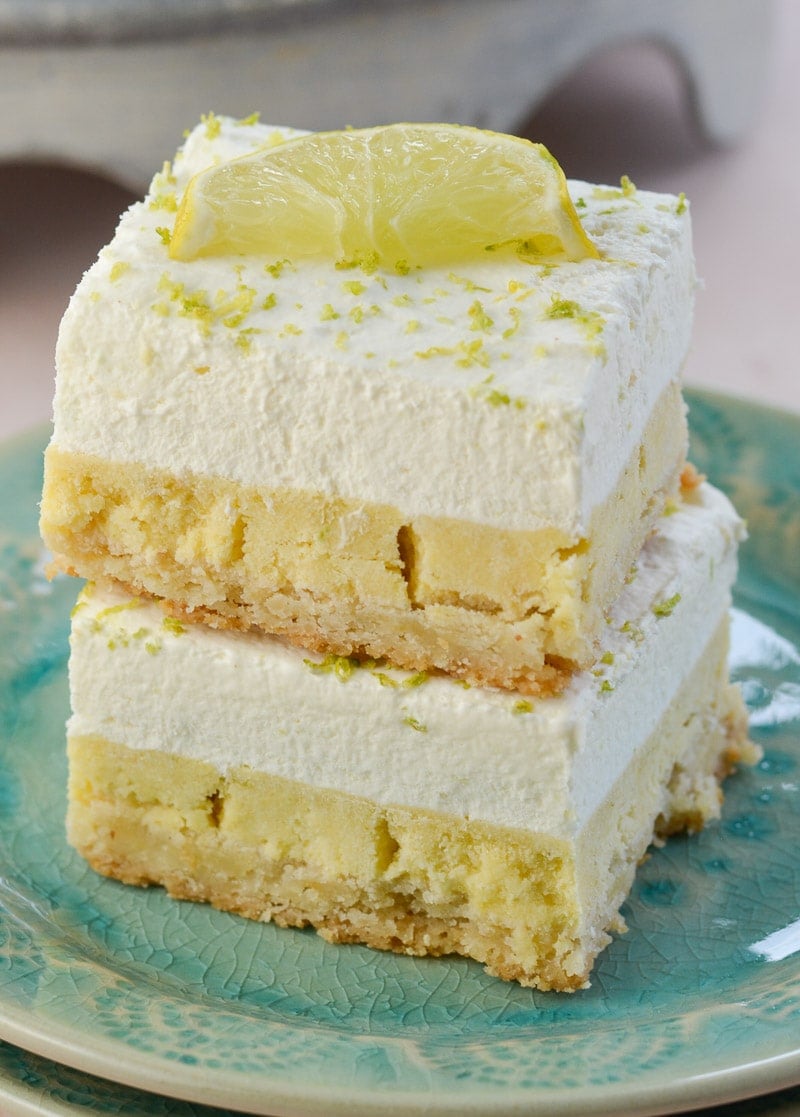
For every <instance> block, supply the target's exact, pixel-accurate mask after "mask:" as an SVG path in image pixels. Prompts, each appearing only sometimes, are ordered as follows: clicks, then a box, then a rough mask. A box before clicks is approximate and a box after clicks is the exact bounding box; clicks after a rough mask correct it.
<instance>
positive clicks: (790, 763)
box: [0, 393, 800, 1117]
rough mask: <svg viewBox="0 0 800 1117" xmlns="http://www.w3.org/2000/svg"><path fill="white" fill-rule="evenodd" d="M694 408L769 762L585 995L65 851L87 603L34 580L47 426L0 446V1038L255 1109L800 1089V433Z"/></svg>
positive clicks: (656, 869) (646, 895)
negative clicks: (332, 938)
mask: <svg viewBox="0 0 800 1117" xmlns="http://www.w3.org/2000/svg"><path fill="white" fill-rule="evenodd" d="M690 403H691V419H692V426H693V439H694V445H693V456H694V459H695V461H696V462H697V464H698V465H699V466H700V468H701V469H703V470H704V471H706V472H708V473H709V475H710V476H711V477H712V479H714V480H715V481H717V482H718V483H719V484H721V486H722V487H723V488H725V489H727V490H728V491H729V492H730V493H731V494H732V496H733V497H734V499H735V501H736V502H737V504H738V506H739V507H740V509H741V510H742V511H743V512H744V514H745V515H746V516H747V519H748V522H749V526H750V532H751V538H750V541H749V542H748V544H747V545H746V546H745V548H744V550H743V554H742V571H741V578H740V582H739V588H738V593H737V599H736V614H735V623H734V644H733V658H732V669H733V672H734V675H735V676H736V677H737V678H738V679H739V680H740V681H741V682H742V685H743V687H744V691H745V695H746V697H747V700H748V703H749V706H750V709H751V716H752V726H753V735H754V737H755V739H756V740H758V741H759V743H760V744H761V745H762V746H763V748H764V750H765V752H764V759H763V761H762V762H761V764H760V765H759V766H758V767H757V768H756V769H754V770H751V771H743V772H741V773H740V774H739V775H738V776H737V777H736V778H735V779H733V780H732V781H731V782H730V784H729V787H728V795H727V799H726V804H725V812H724V817H723V819H722V821H721V823H720V824H719V825H714V826H711V827H709V828H708V829H707V830H706V831H705V832H704V833H703V834H701V835H698V836H696V837H693V838H678V839H674V840H672V841H671V842H669V843H668V844H667V846H666V847H665V848H664V849H663V850H660V851H657V852H655V853H654V854H653V856H652V857H651V858H650V859H649V860H648V861H647V862H646V863H645V864H644V865H643V866H642V868H641V871H640V873H639V876H638V878H637V881H636V885H635V887H634V890H633V893H632V895H631V897H630V900H629V903H628V904H627V906H626V918H627V921H628V925H629V931H628V933H627V934H626V935H624V936H621V937H620V938H618V939H616V940H615V941H614V943H613V944H612V945H611V947H610V948H609V949H608V950H607V951H606V952H605V954H604V955H603V956H602V958H601V960H600V962H599V964H598V966H597V969H596V971H595V975H594V979H593V984H592V987H591V989H589V990H586V991H584V992H581V993H577V994H575V995H574V996H558V995H555V994H540V993H535V992H533V991H531V990H526V989H520V988H518V987H517V986H515V985H510V984H506V983H503V982H500V981H497V980H494V979H492V978H489V977H487V976H486V975H485V974H484V973H483V971H482V970H481V968H480V967H479V966H477V965H475V964H473V963H470V962H467V961H464V960H461V959H445V960H432V959H420V960H416V959H411V958H401V957H395V956H393V955H383V954H377V953H373V952H371V951H369V950H367V949H365V948H361V947H334V946H331V945H329V944H326V943H325V942H323V941H322V940H321V939H319V938H318V937H317V936H316V935H314V934H313V933H312V932H302V931H285V930H279V929H277V928H274V927H268V926H260V925H258V924H254V923H248V922H246V921H244V920H240V919H237V918H236V917H233V916H229V915H226V914H224V913H220V912H215V911H212V910H210V909H209V908H206V907H203V906H200V905H192V904H187V903H176V902H173V901H170V900H168V899H167V898H166V897H165V896H164V895H163V893H162V892H160V891H159V890H156V889H153V890H149V891H141V890H138V889H131V888H126V887H124V886H122V885H119V884H117V883H115V882H113V881H108V880H104V879H101V878H100V877H98V876H95V875H94V874H93V873H92V872H91V871H90V870H88V869H87V868H86V867H85V866H84V865H83V863H82V862H81V860H80V859H79V858H78V857H77V856H76V855H75V854H73V853H72V851H71V850H70V849H69V848H68V847H67V845H66V843H65V841H64V834H63V821H62V820H63V815H64V809H65V801H64V800H65V796H64V784H65V778H66V767H65V761H64V749H63V740H64V728H63V723H64V719H65V716H66V713H67V697H66V655H67V630H68V615H69V610H70V606H71V603H72V601H73V599H74V596H75V585H74V584H71V583H70V582H69V581H68V580H67V579H61V580H57V581H56V582H55V583H53V584H50V583H48V582H46V580H45V578H44V575H43V569H42V564H43V556H42V554H41V551H40V547H39V544H38V541H37V536H36V501H37V494H38V490H39V485H40V458H41V450H42V446H43V443H44V438H45V433H44V432H43V431H40V432H38V433H37V434H33V435H31V436H27V437H24V438H22V439H18V440H16V441H14V442H11V443H9V444H7V445H6V446H5V448H4V449H2V450H0V767H1V768H2V771H1V772H0V874H2V877H1V878H0V1035H2V1037H3V1038H4V1039H5V1040H7V1041H8V1042H9V1043H10V1044H14V1045H17V1046H18V1047H21V1048H24V1049H26V1050H27V1051H30V1052H35V1053H37V1055H38V1056H40V1057H43V1058H44V1059H45V1060H51V1061H53V1062H54V1063H56V1064H63V1065H65V1066H69V1067H72V1068H77V1069H78V1070H82V1071H85V1072H88V1073H90V1074H93V1075H98V1076H102V1077H103V1078H105V1079H108V1080H111V1081H113V1082H116V1083H122V1084H125V1085H126V1086H128V1087H133V1088H136V1089H139V1090H150V1091H153V1092H155V1093H158V1094H161V1095H168V1096H171V1097H176V1098H182V1099H185V1100H188V1101H197V1102H203V1103H205V1104H206V1105H217V1106H223V1107H228V1108H229V1109H241V1110H246V1111H249V1112H253V1113H261V1114H264V1113H267V1114H293V1115H302V1114H324V1115H325V1117H332V1115H335V1114H349V1115H358V1114H370V1115H372V1114H381V1115H390V1114H398V1115H399V1114H403V1115H409V1114H417V1113H420V1114H421V1113H426V1114H472V1115H475V1114H490V1113H491V1114H492V1115H502V1114H523V1113H526V1114H527V1113H530V1114H548V1115H553V1114H606V1113H608V1114H611V1113H614V1114H619V1113H623V1112H626V1113H639V1114H645V1113H661V1112H667V1111H670V1110H672V1111H674V1110H678V1109H681V1108H688V1107H690V1106H697V1105H701V1104H706V1105H708V1104H711V1103H719V1102H723V1101H730V1100H733V1099H737V1098H742V1097H745V1096H746V1095H748V1094H754V1093H757V1092H765V1091H767V1090H776V1089H778V1088H781V1087H786V1086H789V1085H792V1084H794V1083H797V1082H800V853H798V851H800V651H799V650H798V649H799V648H800V419H798V418H795V417H791V416H787V415H784V414H781V413H778V412H774V411H769V410H765V409H760V408H757V407H754V406H751V405H747V404H744V403H741V402H736V401H733V400H730V399H727V398H725V397H719V396H712V395H704V394H698V393H694V394H692V395H691V397H690ZM161 1104H162V1105H163V1104H165V1103H164V1102H163V1101H162V1102H161ZM109 1111H111V1112H114V1111H115V1110H113V1109H112V1110H109ZM122 1111H123V1112H124V1110H122ZM130 1111H131V1112H136V1110H135V1109H132V1110H130ZM156 1112H158V1110H156ZM165 1112H169V1110H165ZM175 1112H180V1110H178V1109H176V1110H175Z"/></svg>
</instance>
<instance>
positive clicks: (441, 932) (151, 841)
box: [68, 624, 748, 990]
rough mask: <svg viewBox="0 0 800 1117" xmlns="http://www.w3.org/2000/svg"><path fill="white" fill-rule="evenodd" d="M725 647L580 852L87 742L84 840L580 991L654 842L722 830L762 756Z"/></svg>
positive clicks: (359, 931) (311, 916)
mask: <svg viewBox="0 0 800 1117" xmlns="http://www.w3.org/2000/svg"><path fill="white" fill-rule="evenodd" d="M726 651H727V624H724V625H723V626H722V627H721V628H720V630H719V631H718V632H717V633H716V635H715V636H714V638H713V640H712V642H711V644H710V646H709V647H708V648H707V650H706V652H705V654H704V656H703V657H702V659H701V661H700V664H699V666H698V669H697V670H696V671H695V672H694V674H693V675H692V676H690V678H689V680H688V682H687V683H686V684H685V685H684V687H683V688H682V690H681V692H680V693H679V694H678V696H677V698H676V700H675V702H674V703H673V704H672V705H671V707H670V708H669V710H668V712H667V713H666V714H665V716H664V717H663V718H662V720H661V722H660V724H659V725H658V727H657V729H656V731H655V732H654V733H653V734H652V735H651V736H650V737H649V739H648V740H647V742H646V744H645V745H644V746H643V747H642V749H641V750H640V752H639V753H638V755H637V758H636V759H635V761H634V762H633V764H632V765H631V766H630V767H629V768H628V770H627V771H626V772H625V774H624V775H623V776H622V777H621V778H620V779H619V780H618V782H617V784H616V785H615V786H614V787H613V788H612V790H611V793H610V794H609V796H608V797H607V798H606V799H605V801H604V803H603V804H602V805H601V806H600V807H599V808H598V809H597V811H596V812H595V813H594V815H593V816H592V818H591V819H590V821H589V823H588V824H587V825H586V826H585V827H584V828H583V830H582V831H581V832H580V833H578V834H576V835H575V837H574V838H573V839H568V838H563V837H560V838H559V837H554V836H553V835H550V834H547V833H537V832H536V831H535V830H531V831H530V832H527V831H523V830H519V829H509V828H505V827H501V826H497V825H492V824H489V823H484V822H481V821H480V820H478V819H473V820H470V819H465V818H458V817H454V816H452V815H444V814H437V813H434V812H430V811H422V810H417V809H414V807H413V806H391V807H381V806H379V805H377V804H376V803H374V802H371V801H368V800H365V799H361V798H358V797H355V796H353V795H350V794H344V793H342V792H338V791H336V790H325V789H319V788H314V787H311V786H308V785H304V784H301V783H297V782H293V781H289V780H286V779H282V778H277V777H274V776H271V775H269V774H267V773H264V772H260V771H255V770H253V769H252V768H238V769H233V770H231V771H230V772H229V773H228V774H227V775H225V776H222V775H221V774H220V773H219V772H218V771H216V769H215V768H214V767H213V766H212V765H210V764H208V763H206V762H204V761H199V760H193V759H186V758H182V757H177V756H174V755H170V754H169V753H168V752H154V751H144V750H137V749H135V748H129V747H126V745H125V744H124V743H113V742H109V741H106V740H104V739H103V738H101V737H98V736H91V737H80V736H75V737H72V738H71V739H70V742H69V755H70V784H69V788H70V805H69V822H68V829H69V837H70V841H71V842H72V843H73V845H75V847H76V848H77V849H78V850H79V851H80V852H81V853H82V854H83V856H84V857H86V859H87V860H88V861H89V863H90V864H91V865H92V866H93V867H94V868H95V869H97V870H98V871H99V872H101V873H105V874H107V875H110V876H113V877H117V878H118V879H120V880H122V881H125V882H126V883H131V884H149V883H155V884H161V885H164V886H165V887H166V888H167V889H168V891H169V892H170V893H171V894H172V895H173V896H176V897H182V898H188V899H195V900H205V901H210V902H211V903H213V904H214V905H216V906H218V907H220V908H224V909H229V910H232V911H236V912H240V913H241V914H243V915H246V916H248V917H250V918H253V919H260V920H264V921H268V920H274V921H275V922H276V923H278V924H280V925H283V926H303V925H306V924H311V925H313V926H314V927H316V928H317V930H318V931H319V932H320V933H321V934H322V935H323V936H324V937H326V938H327V939H329V940H332V941H337V942H363V943H367V944H368V945H371V946H373V947H377V948H380V949H389V950H395V951H399V952H403V953H408V954H417V955H425V954H430V955H439V954H446V953H452V952H454V953H459V954H463V955H466V956H468V957H472V958H475V959H477V960H478V961H480V962H482V963H484V964H485V966H486V968H487V970H488V971H489V972H490V973H493V974H496V975H498V976H501V977H504V978H507V979H515V980H517V981H520V982H521V983H523V984H525V985H531V986H536V987H538V988H540V989H558V990H573V989H576V988H579V987H581V986H582V985H584V984H585V982H586V981H587V979H588V975H589V972H590V970H591V967H592V964H593V962H594V959H595V958H596V956H597V954H598V952H599V951H600V950H601V949H602V948H603V947H604V946H605V945H606V943H607V942H608V941H609V936H608V931H609V930H613V929H615V928H617V929H618V928H619V927H620V926H621V924H620V920H619V916H618V912H619V907H620V905H621V904H622V902H623V901H624V899H625V897H626V896H627V894H628V891H629V889H630V886H631V883H632V880H633V876H634V873H635V869H636V865H637V864H638V862H639V860H640V859H641V857H642V856H643V854H644V853H645V850H646V848H647V846H648V844H649V843H650V842H651V840H652V839H653V836H654V835H659V834H662V833H667V832H671V831H673V830H676V829H683V828H686V827H689V828H691V829H697V828H699V827H701V826H702V825H703V823H704V822H705V821H706V820H707V819H709V818H712V817H715V816H716V815H717V814H718V812H719V803H720V799H721V795H720V791H719V786H718V780H719V778H720V777H722V776H723V775H725V774H727V772H728V771H729V770H730V768H731V767H732V765H733V764H735V762H736V761H737V760H738V759H740V757H741V755H742V752H743V751H744V752H745V755H746V756H747V755H748V754H747V748H748V746H746V745H745V741H746V722H745V718H744V711H743V707H742V702H741V698H740V696H739V692H738V691H737V690H735V689H734V688H732V687H730V686H729V685H728V683H727V678H726ZM353 743H354V747H358V745H359V742H358V741H357V740H354V742H353ZM165 747H168V743H165ZM489 764H490V762H489V761H488V760H487V773H486V776H487V779H491V769H490V767H489Z"/></svg>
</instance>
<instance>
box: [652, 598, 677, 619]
mask: <svg viewBox="0 0 800 1117" xmlns="http://www.w3.org/2000/svg"><path fill="white" fill-rule="evenodd" d="M680 599H681V595H680V594H679V593H675V594H673V595H672V597H670V598H669V599H668V600H667V601H661V602H659V604H657V605H654V606H653V613H654V614H655V616H657V617H670V616H672V611H673V609H674V608H675V606H676V605H677V604H678V602H679V601H680Z"/></svg>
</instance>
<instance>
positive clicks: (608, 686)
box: [599, 679, 614, 694]
mask: <svg viewBox="0 0 800 1117" xmlns="http://www.w3.org/2000/svg"><path fill="white" fill-rule="evenodd" d="M613 689H614V684H613V683H611V682H609V681H608V679H603V681H602V683H601V684H600V691H599V693H600V694H610V693H611V691H612V690H613Z"/></svg>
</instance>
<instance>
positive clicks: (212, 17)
mask: <svg viewBox="0 0 800 1117" xmlns="http://www.w3.org/2000/svg"><path fill="white" fill-rule="evenodd" d="M798 47H800V4H797V3H796V0H774V3H772V4H770V3H769V2H768V0H428V2H423V0H402V2H400V3H397V2H395V3H388V2H387V0H368V2H367V0H260V2H259V0H95V2H92V0H62V2H60V3H52V2H51V0H0V109H1V110H2V111H0V206H1V207H2V219H1V223H0V401H2V402H1V403H0V436H2V435H4V434H6V433H9V432H10V431H12V430H15V429H19V428H21V427H23V426H25V425H29V424H30V423H32V422H34V421H36V420H37V419H41V418H46V417H47V415H48V414H49V406H50V397H51V394H52V375H53V373H52V351H53V347H54V344H55V336H56V330H57V324H58V320H59V318H60V316H61V314H62V312H63V309H64V306H65V305H66V301H67V299H68V297H69V295H70V293H71V291H72V290H73V288H74V286H75V284H76V283H77V281H78V279H79V278H80V274H81V272H82V271H83V270H84V268H85V267H87V266H88V265H89V263H91V261H92V259H93V258H94V256H95V254H96V252H97V250H98V249H99V247H100V246H101V245H102V244H103V243H105V242H106V241H107V240H108V239H109V238H110V236H111V234H112V232H113V228H114V225H115V223H116V219H117V216H118V214H119V212H120V211H121V210H122V209H123V208H124V207H125V206H127V205H128V204H129V203H130V201H132V200H133V199H134V197H136V196H137V195H138V194H140V193H141V192H142V191H143V189H144V187H145V185H146V183H147V180H148V179H149V177H150V175H151V174H152V172H153V171H155V170H156V169H157V168H158V167H160V165H161V163H162V161H163V160H164V159H165V158H167V157H169V156H170V155H171V154H172V153H173V151H174V149H175V147H176V146H177V143H178V142H179V140H180V136H181V133H182V131H183V129H184V128H185V127H187V126H189V125H192V124H194V123H195V122H196V121H197V119H198V118H199V116H200V114H201V113H203V112H207V111H208V110H210V109H213V110H214V111H216V112H218V113H224V112H228V113H231V114H233V115H236V116H244V115H247V114H248V113H250V112H251V111H253V110H256V109H257V110H260V112H261V116H262V119H263V120H266V121H270V122H275V123H287V124H293V125H296V126H301V127H313V128H326V127H341V126H343V125H346V124H354V125H360V124H368V123H378V122H381V121H386V120H394V119H418V120H423V119H446V120H455V121H461V122H465V123H474V124H478V125H481V126H484V127H492V128H497V129H501V130H507V131H517V132H519V133H521V134H523V135H527V136H530V137H531V138H533V139H538V140H541V141H542V142H544V143H546V144H547V145H548V146H549V147H550V148H551V150H552V151H553V152H554V154H555V155H556V156H557V158H558V159H559V160H560V161H561V163H562V165H563V166H564V169H565V171H566V172H567V174H568V175H570V176H571V177H584V178H588V179H590V180H593V181H610V182H617V181H618V180H619V178H620V176H621V175H622V174H628V175H629V176H630V177H631V178H632V179H633V180H634V181H635V182H636V183H637V185H639V186H640V187H643V188H649V189H664V190H671V191H674V192H678V191H680V190H684V191H685V192H686V193H687V195H688V196H689V198H690V199H691V201H692V206H693V219H694V226H695V236H696V245H697V256H698V267H699V271H700V274H701V275H702V276H703V278H704V279H705V281H706V287H705V290H703V291H701V292H700V295H699V299H698V319H697V329H696V332H695V345H694V350H693V353H692V356H691V358H690V362H689V366H688V368H687V375H688V378H689V380H690V381H691V382H694V383H702V384H706V385H711V386H716V387H719V388H723V389H726V390H729V391H733V392H738V393H744V394H747V395H750V396H755V397H759V398H762V399H765V400H770V401H773V402H777V403H782V404H785V405H789V406H793V407H795V408H796V409H798V410H800V383H798V382H797V381H796V380H795V378H794V377H793V376H792V375H791V372H792V370H791V362H792V361H793V360H794V359H795V358H794V356H793V352H792V350H791V349H790V347H789V323H790V322H791V321H792V314H793V311H794V301H795V299H794V294H795V292H796V290H797V279H796V276H795V274H794V270H795V263H794V262H795V260H796V259H797V258H798V249H800V237H799V236H798V232H797V224H796V222H795V221H794V220H793V218H792V206H791V203H790V202H789V201H787V191H788V190H789V189H790V187H792V186H793V185H794V183H796V182H797V181H798V175H799V174H800V165H798V164H800V157H798V154H797V143H796V130H797V124H796V112H797V108H798V106H800V91H799V90H798V71H799V70H800V66H798V63H800V51H799V50H798ZM790 269H791V274H790Z"/></svg>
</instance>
